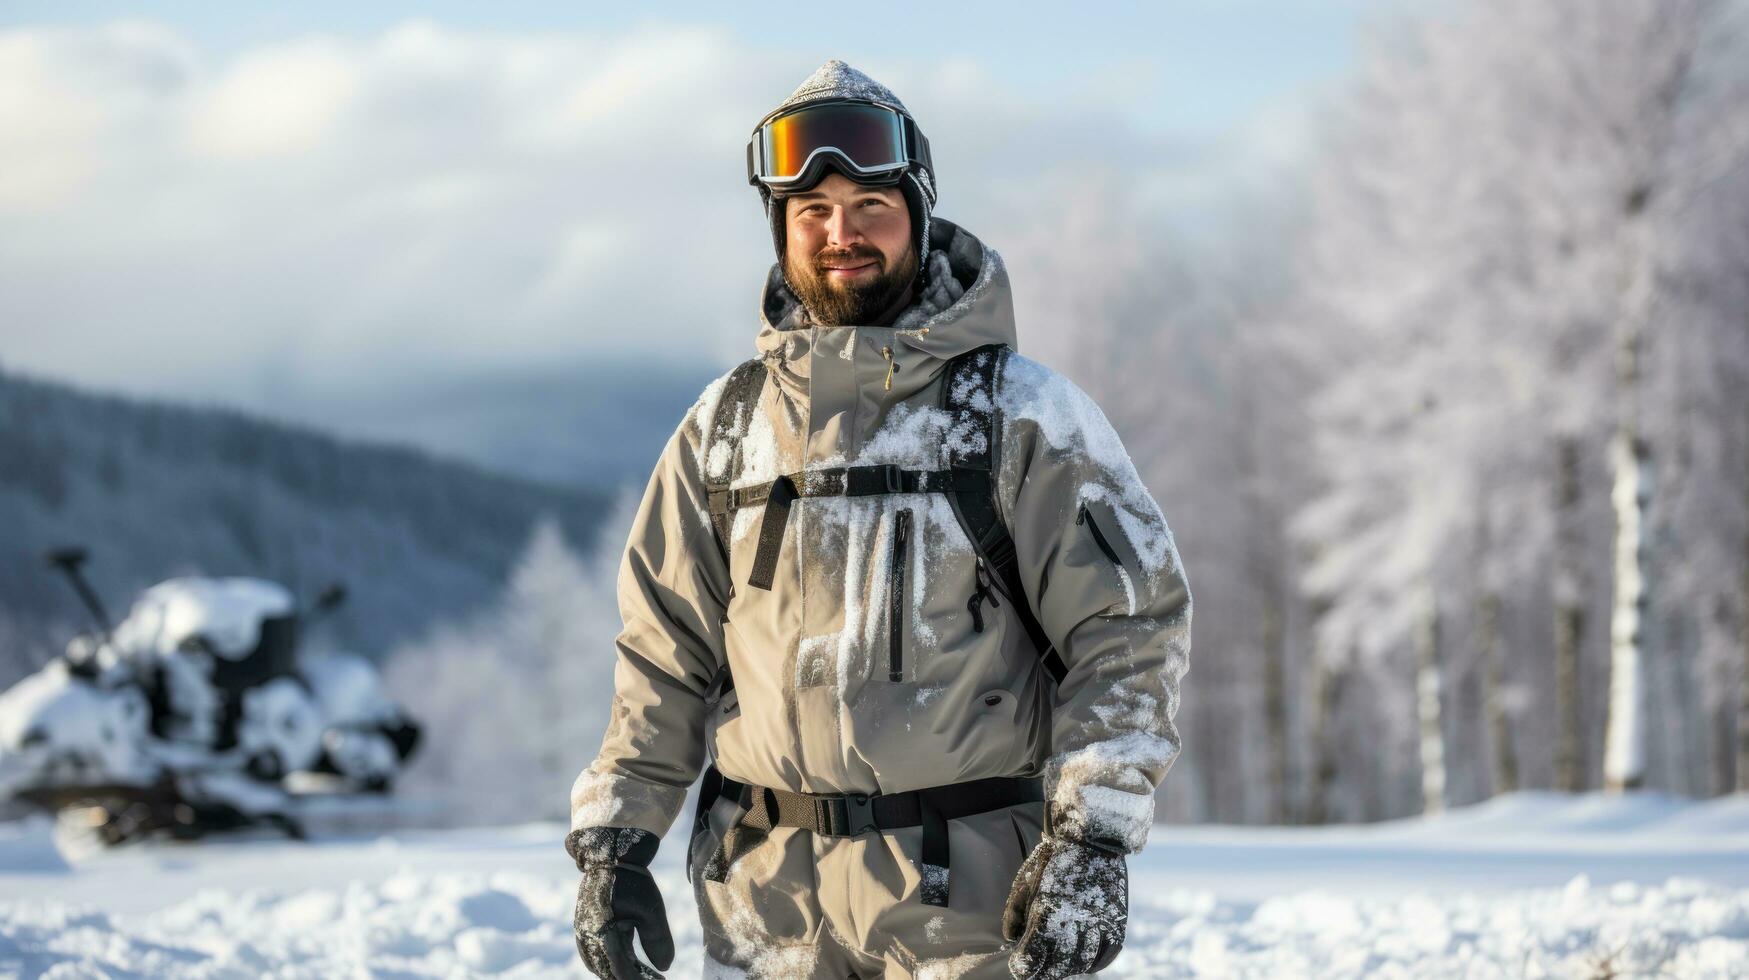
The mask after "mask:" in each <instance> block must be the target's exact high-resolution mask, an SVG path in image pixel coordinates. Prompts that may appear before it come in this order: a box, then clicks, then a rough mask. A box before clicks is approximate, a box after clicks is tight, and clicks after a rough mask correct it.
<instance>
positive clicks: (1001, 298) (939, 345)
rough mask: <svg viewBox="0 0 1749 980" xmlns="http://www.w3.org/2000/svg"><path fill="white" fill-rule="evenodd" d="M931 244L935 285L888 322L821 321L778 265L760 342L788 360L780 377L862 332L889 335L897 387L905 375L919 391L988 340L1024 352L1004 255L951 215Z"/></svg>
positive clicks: (769, 276) (765, 301)
mask: <svg viewBox="0 0 1749 980" xmlns="http://www.w3.org/2000/svg"><path fill="white" fill-rule="evenodd" d="M929 245H930V249H929V285H928V288H926V289H925V290H924V291H923V292H922V294H920V295H919V296H918V297H917V299H916V300H915V301H914V302H913V303H912V304H911V305H910V306H909V307H906V308H905V310H904V311H903V312H902V313H900V314H899V316H898V318H897V319H895V320H894V321H893V323H892V324H891V325H888V326H872V325H857V324H846V325H837V326H823V325H821V324H819V323H816V322H815V321H814V318H813V317H812V315H810V314H809V313H808V310H807V308H806V307H805V306H803V305H802V303H801V300H799V299H798V298H797V297H796V295H795V293H794V292H792V291H791V290H790V288H789V286H788V285H787V284H786V283H785V282H784V278H783V268H782V265H781V263H777V262H773V263H772V264H771V269H770V270H769V271H768V272H767V273H766V276H765V285H764V288H763V289H762V290H761V293H760V299H759V318H760V327H759V334H758V336H757V337H756V338H755V340H754V343H755V345H756V346H757V347H758V349H759V352H760V354H761V355H762V356H764V357H766V358H767V359H769V360H773V361H774V362H776V361H778V360H781V364H779V363H773V364H772V366H773V367H775V368H778V374H779V377H780V380H795V379H801V378H806V377H807V375H808V373H809V367H808V361H809V358H808V356H807V355H808V353H809V352H810V351H811V350H812V349H813V348H814V346H815V345H816V344H821V345H823V346H832V347H836V348H839V349H842V348H845V347H852V348H853V347H854V343H855V339H854V338H855V336H863V337H864V338H865V339H866V338H868V337H871V336H876V337H881V338H882V340H883V342H888V341H887V340H886V339H885V338H886V337H887V336H888V335H890V338H891V340H890V345H891V347H892V351H893V357H894V359H895V360H896V361H897V363H898V365H899V371H898V372H897V373H896V374H895V385H894V388H895V390H899V389H900V388H901V381H900V379H903V383H902V387H903V389H906V390H915V389H916V388H919V387H921V386H922V385H923V384H925V383H927V382H928V381H929V380H930V379H932V378H933V377H934V375H935V374H936V372H937V371H939V369H940V367H941V366H942V365H943V364H945V363H946V361H947V360H948V359H950V358H952V357H953V356H954V355H956V354H960V353H962V352H964V351H968V350H971V349H972V348H974V347H981V346H983V345H984V344H1007V345H1009V346H1010V347H1016V348H1017V349H1018V344H1017V335H1016V331H1015V323H1014V297H1013V293H1012V291H1011V289H1010V287H1009V283H1008V269H1007V267H1006V266H1005V265H1004V264H1003V262H1002V256H1001V255H1000V254H998V253H997V251H996V250H995V249H993V248H991V247H989V246H988V245H985V244H984V243H983V242H982V241H980V240H979V239H978V237H977V236H976V235H973V234H972V233H971V232H969V231H966V230H965V229H964V228H961V227H960V226H959V225H957V224H955V223H954V222H951V221H948V220H946V219H944V218H936V219H934V220H933V221H932V222H931V223H930V229H929ZM931 362H934V363H931ZM784 375H788V376H789V377H788V378H787V379H786V378H784ZM785 387H786V388H788V387H790V385H789V384H786V385H785Z"/></svg>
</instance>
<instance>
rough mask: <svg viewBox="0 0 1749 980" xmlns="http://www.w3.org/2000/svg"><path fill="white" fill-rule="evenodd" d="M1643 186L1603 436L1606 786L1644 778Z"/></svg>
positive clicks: (1647, 489) (1637, 195) (1620, 787)
mask: <svg viewBox="0 0 1749 980" xmlns="http://www.w3.org/2000/svg"><path fill="white" fill-rule="evenodd" d="M1646 193H1648V192H1647V191H1644V190H1636V191H1635V192H1634V195H1632V196H1630V198H1629V207H1630V209H1633V211H1634V213H1633V219H1634V220H1633V223H1632V224H1631V225H1630V227H1629V229H1628V232H1629V238H1628V241H1629V247H1630V249H1631V251H1630V253H1629V263H1630V264H1629V270H1628V276H1629V280H1628V285H1627V289H1626V290H1625V291H1624V295H1623V304H1622V305H1623V316H1622V321H1621V331H1620V334H1619V337H1618V340H1617V348H1616V393H1617V406H1618V412H1617V416H1616V428H1615V433H1614V435H1613V437H1612V438H1611V439H1610V445H1609V453H1610V463H1611V465H1612V467H1613V470H1614V483H1613V485H1612V487H1611V489H1610V503H1611V505H1612V506H1613V507H1614V509H1615V561H1614V567H1615V588H1614V592H1613V595H1612V602H1611V609H1610V619H1609V648H1610V655H1609V721H1608V726H1607V728H1606V731H1605V734H1604V756H1603V785H1604V789H1606V790H1607V791H1609V792H1612V793H1619V792H1622V791H1624V790H1632V789H1639V788H1640V787H1642V786H1644V785H1645V782H1646V661H1645V649H1644V643H1645V619H1646V610H1647V608H1648V606H1649V604H1650V596H1651V593H1650V589H1649V586H1650V582H1649V581H1648V575H1649V571H1650V569H1649V563H1648V561H1647V553H1646V552H1647V549H1646V534H1645V527H1646V510H1647V506H1648V504H1649V503H1650V500H1651V494H1652V485H1651V469H1652V466H1651V463H1652V461H1651V450H1650V447H1649V446H1648V445H1647V443H1646V440H1645V439H1644V438H1643V437H1642V436H1641V434H1640V422H1639V401H1640V397H1639V396H1640V390H1639V389H1640V375H1641V371H1640V354H1641V347H1642V345H1643V343H1644V336H1645V323H1646V320H1647V318H1648V316H1649V315H1650V312H1651V302H1652V280H1653V274H1654V273H1653V268H1652V255H1651V247H1650V242H1649V240H1648V239H1649V236H1650V228H1649V225H1648V223H1647V217H1646V215H1645V206H1646V201H1645V194H1646Z"/></svg>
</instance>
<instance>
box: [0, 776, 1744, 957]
mask: <svg viewBox="0 0 1749 980" xmlns="http://www.w3.org/2000/svg"><path fill="white" fill-rule="evenodd" d="M680 830H681V831H682V832H684V830H685V828H684V827H681V828H680ZM562 835H563V828H562V827H560V826H559V825H557V824H528V825H523V826H517V827H504V828H490V829H470V830H448V831H402V832H396V833H393V834H387V835H368V836H352V837H343V838H332V839H326V840H322V841H321V842H319V843H317V844H295V843H289V842H282V841H262V840H256V841H237V842H231V843H207V844H201V845H195V846H189V845H173V844H155V845H149V846H143V847H135V848H132V849H126V850H122V851H119V852H111V853H99V854H85V855H72V856H69V855H65V854H62V853H61V852H60V851H59V850H58V849H57V848H56V846H55V845H54V843H53V838H52V836H51V835H50V833H49V828H48V826H47V824H46V823H45V822H42V821H28V822H23V823H13V824H9V825H0V976H23V977H38V976H46V977H56V978H61V977H90V976H147V977H157V976H188V977H258V976H264V975H268V974H272V975H274V976H281V977H324V978H326V977H339V976H367V975H374V976H391V977H424V976H444V977H456V976H473V975H494V974H495V975H500V976H506V977H536V976H570V977H575V976H579V975H582V973H581V967H580V966H579V965H578V964H577V963H576V960H575V956H576V954H575V952H574V951H573V949H572V945H571V937H570V928H569V920H568V917H569V911H570V906H571V901H572V895H573V891H574V889H575V885H576V872H575V871H574V870H573V869H572V868H571V867H570V865H569V861H568V859H567V858H566V857H565V855H564V852H563V850H562V848H561V845H560V839H561V837H562ZM679 845H680V840H679V839H678V838H675V839H671V840H670V841H669V842H668V843H667V844H665V845H664V847H663V850H662V855H661V857H659V858H658V861H657V874H658V878H659V880H660V881H661V883H662V887H663V890H664V892H665V894H666V895H667V897H668V902H669V913H670V916H669V917H670V920H671V922H672V924H673V927H674V929H675V934H676V938H677V939H678V940H679V943H680V949H681V952H680V956H679V959H678V960H677V961H676V963H675V966H674V969H673V970H671V971H669V975H670V976H673V977H683V978H691V977H697V976H699V975H700V952H699V943H698V924H697V919H696V916H695V915H694V914H693V912H692V908H691V901H690V897H689V896H690V891H689V890H688V887H687V885H686V882H685V879H684V876H683V875H682V873H681V869H680V867H679V864H678V856H679V854H680V852H681V851H682V850H683V848H682V847H680V846H679ZM1131 902H1132V906H1133V909H1132V913H1133V914H1132V917H1131V921H1130V931H1129V941H1128V944H1127V946H1126V948H1125V950H1124V952H1123V955H1122V956H1121V957H1120V958H1119V959H1118V961H1117V963H1116V965H1115V966H1113V967H1112V969H1111V970H1109V971H1107V974H1106V975H1108V976H1116V977H1180V976H1210V977H1270V978H1277V977H1343V976H1378V977H1415V978H1422V977H1465V978H1480V977H1500V976H1510V977H1537V976H1549V977H1592V976H1617V977H1627V976H1674V977H1744V976H1749V798H1742V797H1737V798H1728V799H1722V800H1716V801H1711V802H1693V801H1684V800H1676V799H1672V798H1670V797H1665V796H1659V795H1645V796H1638V797H1631V798H1626V799H1610V798H1605V797H1601V796H1576V797H1569V796H1561V795H1556V794H1545V793H1518V794H1513V795H1511V796H1507V797H1502V798H1499V799H1496V800H1493V801H1491V802H1488V803H1486V804H1482V805H1480V806H1475V807H1469V808H1464V809H1461V810H1456V811H1453V812H1451V813H1448V814H1446V815H1445V816H1442V817H1438V818H1433V819H1417V820H1405V821H1397V822H1393V823H1387V824H1378V825H1372V826H1367V827H1341V828H1319V829H1249V828H1237V827H1173V826H1166V825H1160V826H1157V827H1156V828H1155V829H1154V834H1153V837H1152V840H1151V842H1150V844H1149V846H1148V849H1147V851H1146V852H1145V853H1144V854H1143V855H1142V856H1141V857H1139V858H1138V859H1136V860H1135V861H1133V862H1132V882H1131Z"/></svg>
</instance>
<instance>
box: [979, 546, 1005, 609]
mask: <svg viewBox="0 0 1749 980" xmlns="http://www.w3.org/2000/svg"><path fill="white" fill-rule="evenodd" d="M978 586H979V588H981V589H983V591H984V595H986V596H988V597H989V599H990V605H991V607H992V608H996V609H1000V608H1002V603H1000V602H997V601H996V583H995V582H992V581H991V580H990V566H989V565H987V564H985V562H984V556H983V555H979V556H978Z"/></svg>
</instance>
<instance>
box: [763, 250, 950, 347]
mask: <svg viewBox="0 0 1749 980" xmlns="http://www.w3.org/2000/svg"><path fill="white" fill-rule="evenodd" d="M871 259H872V260H873V261H874V263H875V274H874V275H873V276H872V277H863V278H862V279H861V280H859V281H849V282H845V281H839V280H834V279H833V278H832V277H831V276H829V275H827V273H826V263H827V262H833V263H839V264H845V263H856V262H865V261H868V260H871ZM783 264H784V274H785V276H786V278H787V279H788V281H789V285H790V289H792V290H793V291H794V292H795V294H796V298H797V299H799V300H801V301H802V305H803V306H804V307H806V308H807V310H808V312H809V313H810V314H811V315H812V316H813V317H814V320H815V322H817V323H819V324H820V325H822V326H828V327H836V326H848V325H853V324H872V323H874V321H875V319H876V318H877V317H879V316H880V315H881V314H882V313H885V312H887V310H888V309H890V308H891V307H892V305H893V304H894V303H897V302H898V301H899V297H900V296H903V295H904V294H905V290H906V289H907V288H908V287H909V286H910V285H911V281H912V280H913V279H915V278H917V248H916V246H910V247H908V248H906V249H905V254H904V255H903V256H901V257H900V259H899V261H898V263H897V264H895V265H893V266H892V267H891V268H889V267H888V264H887V260H886V257H885V256H883V255H881V253H880V252H879V251H877V250H876V249H873V248H870V247H868V246H862V247H853V248H848V249H842V250H838V249H827V250H825V251H822V252H820V253H819V254H817V255H815V256H813V257H811V258H809V259H807V260H806V261H802V262H797V261H794V256H793V255H792V254H790V253H789V252H787V251H786V252H785V253H784V258H783Z"/></svg>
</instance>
